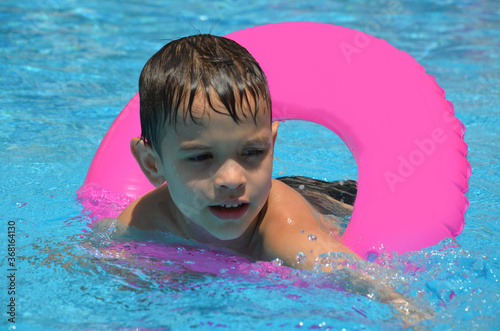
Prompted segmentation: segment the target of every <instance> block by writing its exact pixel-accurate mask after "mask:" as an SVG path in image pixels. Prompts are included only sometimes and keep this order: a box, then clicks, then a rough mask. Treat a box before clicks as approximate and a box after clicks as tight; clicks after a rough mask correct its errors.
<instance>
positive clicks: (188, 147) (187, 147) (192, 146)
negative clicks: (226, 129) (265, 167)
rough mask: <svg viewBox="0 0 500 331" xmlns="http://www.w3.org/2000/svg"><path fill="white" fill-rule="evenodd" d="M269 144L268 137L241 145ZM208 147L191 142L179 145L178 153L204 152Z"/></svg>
mask: <svg viewBox="0 0 500 331" xmlns="http://www.w3.org/2000/svg"><path fill="white" fill-rule="evenodd" d="M269 144H270V141H269V137H268V136H260V137H256V138H253V139H249V140H247V141H245V142H244V143H243V144H242V145H243V146H251V145H266V146H267V145H269ZM209 149H210V147H209V146H207V145H203V144H200V143H197V142H195V143H191V142H186V143H183V144H181V146H180V147H179V152H190V151H205V150H209Z"/></svg>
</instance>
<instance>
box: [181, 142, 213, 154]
mask: <svg viewBox="0 0 500 331" xmlns="http://www.w3.org/2000/svg"><path fill="white" fill-rule="evenodd" d="M208 149H210V148H209V147H208V146H206V145H202V144H199V143H189V142H188V143H184V144H182V145H181V146H180V147H179V152H189V151H194V150H197V151H199V150H202V151H203V150H208Z"/></svg>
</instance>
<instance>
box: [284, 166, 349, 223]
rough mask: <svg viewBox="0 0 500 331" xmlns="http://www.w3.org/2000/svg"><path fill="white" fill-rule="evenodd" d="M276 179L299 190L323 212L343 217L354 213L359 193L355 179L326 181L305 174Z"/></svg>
mask: <svg viewBox="0 0 500 331" xmlns="http://www.w3.org/2000/svg"><path fill="white" fill-rule="evenodd" d="M276 179H277V180H279V181H281V182H283V183H285V184H287V185H288V186H290V187H292V188H293V189H295V190H296V191H297V192H299V193H300V194H301V195H302V196H303V197H304V198H305V199H306V200H307V201H308V202H309V203H310V204H312V205H313V206H314V207H315V208H316V209H317V210H318V211H319V212H320V213H322V214H333V215H336V216H339V217H343V216H349V215H351V213H352V206H353V205H354V200H355V199H356V193H357V186H356V182H355V181H354V180H339V181H335V182H326V181H323V180H318V179H313V178H309V177H303V176H293V177H279V178H276ZM301 185H303V186H301Z"/></svg>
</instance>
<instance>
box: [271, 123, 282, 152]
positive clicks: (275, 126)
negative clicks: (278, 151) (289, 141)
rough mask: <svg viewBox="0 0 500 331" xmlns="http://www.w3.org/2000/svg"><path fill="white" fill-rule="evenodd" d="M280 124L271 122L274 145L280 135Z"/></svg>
mask: <svg viewBox="0 0 500 331" xmlns="http://www.w3.org/2000/svg"><path fill="white" fill-rule="evenodd" d="M279 126H280V122H278V121H274V122H273V124H271V133H272V135H273V146H274V144H275V143H276V137H277V136H278V127H279Z"/></svg>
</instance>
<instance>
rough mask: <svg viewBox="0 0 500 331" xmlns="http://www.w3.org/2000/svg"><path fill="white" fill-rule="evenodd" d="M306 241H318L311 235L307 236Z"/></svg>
mask: <svg viewBox="0 0 500 331" xmlns="http://www.w3.org/2000/svg"><path fill="white" fill-rule="evenodd" d="M307 239H309V240H310V241H316V239H318V237H317V236H316V235H314V234H312V233H309V234H308V235H307Z"/></svg>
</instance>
